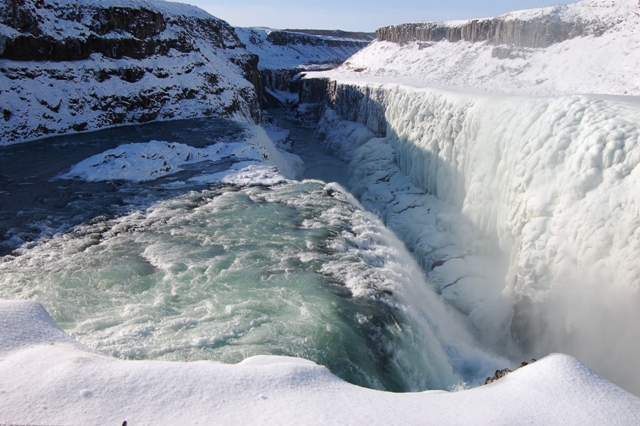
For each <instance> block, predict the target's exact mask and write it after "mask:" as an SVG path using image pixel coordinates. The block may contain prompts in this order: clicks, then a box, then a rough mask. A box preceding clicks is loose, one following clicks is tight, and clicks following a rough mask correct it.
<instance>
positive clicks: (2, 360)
mask: <svg viewBox="0 0 640 426" xmlns="http://www.w3.org/2000/svg"><path fill="white" fill-rule="evenodd" d="M0 324H1V325H2V327H0V342H2V344H1V346H0V377H2V378H3V380H2V382H1V384H0V393H2V398H0V413H1V414H0V421H1V422H3V423H19V424H25V423H31V424H44V423H46V424H69V423H73V424H85V425H104V424H121V423H122V422H123V421H125V420H126V421H127V422H128V423H129V424H164V425H173V424H176V425H177V424H185V423H190V424H197V423H204V424H220V425H223V424H224V425H233V424H248V425H249V424H251V425H262V424H264V425H266V424H305V425H314V424H318V425H319V424H323V425H327V424H336V425H337V424H370V425H387V424H397V423H402V424H423V425H425V424H433V425H436V424H454V425H455V424H476V425H483V424H487V425H489V424H496V423H499V424H541V423H543V424H575V425H578V424H607V425H628V424H635V423H637V422H638V421H640V400H639V399H638V398H636V397H634V396H632V395H630V394H628V393H626V392H625V391H623V390H622V389H620V388H618V387H617V386H615V385H613V384H611V383H609V382H607V381H606V380H604V379H602V378H601V377H599V376H598V375H596V374H595V373H594V372H593V371H591V370H590V369H589V368H587V367H585V366H584V365H583V364H581V363H580V362H578V361H576V360H575V359H573V358H571V357H569V356H566V355H551V356H549V357H547V358H545V359H543V360H540V361H538V362H536V363H534V364H531V365H529V366H527V367H525V368H521V369H519V370H517V371H515V372H513V373H511V374H509V375H508V376H506V377H504V378H502V379H500V380H498V381H497V382H494V383H492V384H490V385H487V386H484V387H481V388H476V389H472V390H467V391H461V392H456V393H448V392H441V391H428V392H421V393H413V394H393V393H386V392H379V391H373V390H369V389H364V388H359V387H356V386H353V385H349V384H347V383H345V382H343V381H341V380H339V379H338V378H336V377H335V376H333V375H332V374H331V373H330V372H329V371H328V370H327V369H326V368H324V367H322V366H319V365H316V364H314V363H312V362H309V361H304V360H300V359H294V358H286V357H272V356H270V357H267V356H260V357H253V358H249V359H247V360H245V361H243V362H241V363H240V364H237V365H226V364H216V363H213V362H207V361H199V362H192V363H172V362H160V361H158V362H153V361H122V360H115V359H111V358H107V357H104V356H100V355H98V354H95V353H93V352H91V351H89V350H87V349H86V348H83V347H82V346H81V345H79V344H78V343H76V342H74V341H73V340H72V339H71V338H70V337H68V336H67V335H66V334H65V333H64V332H62V331H61V330H60V329H59V328H58V327H57V325H56V324H55V323H54V322H53V321H52V320H51V318H50V317H49V315H48V314H47V312H46V311H45V310H44V308H43V307H42V306H41V305H40V304H38V303H35V302H28V301H2V302H0Z"/></svg>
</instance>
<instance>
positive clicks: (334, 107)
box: [318, 78, 640, 393]
mask: <svg viewBox="0 0 640 426" xmlns="http://www.w3.org/2000/svg"><path fill="white" fill-rule="evenodd" d="M328 87H329V94H328V99H329V101H328V102H329V104H330V106H331V108H330V109H328V110H327V112H326V113H325V115H324V117H323V118H322V120H321V122H320V125H319V131H318V133H319V134H320V135H321V136H322V137H324V139H325V143H326V144H327V146H328V147H329V148H330V149H332V150H333V151H335V152H336V153H338V154H339V155H341V156H342V157H343V158H345V159H348V160H350V162H351V166H350V167H351V179H352V181H351V183H352V189H353V190H354V193H355V194H356V195H357V196H359V198H360V199H361V202H362V203H363V204H364V205H365V206H366V207H367V208H370V209H373V210H375V211H377V212H378V213H379V214H380V215H381V217H382V218H383V219H384V220H385V221H386V223H387V224H388V225H389V226H390V227H391V228H392V229H393V230H394V231H395V232H396V233H397V234H398V235H399V236H400V237H401V238H402V239H403V240H404V242H405V243H406V244H407V245H408V247H409V248H410V249H411V250H412V251H413V252H414V254H415V256H416V258H417V259H418V261H419V262H420V263H421V264H422V266H423V267H424V268H425V270H426V271H427V272H429V274H428V275H429V280H430V282H431V284H432V285H433V287H434V289H435V290H436V291H438V292H439V293H441V294H442V296H443V297H444V298H445V300H447V301H448V302H449V303H450V304H452V305H453V306H454V307H456V308H457V309H458V310H460V311H461V312H463V313H464V314H465V315H466V316H467V317H468V318H469V321H470V322H471V323H472V324H473V325H474V326H475V328H476V329H477V330H478V335H479V337H480V338H481V340H482V341H484V342H485V344H487V345H489V346H492V347H494V348H502V350H505V351H506V353H509V354H510V355H511V356H514V357H518V356H536V357H537V356H544V355H546V354H547V353H549V352H555V351H562V352H567V353H569V354H572V355H574V356H576V357H578V358H579V359H581V360H582V361H584V362H586V363H587V364H589V365H590V366H592V367H593V368H595V369H596V371H598V372H599V373H601V374H603V375H605V376H606V377H608V378H610V379H611V380H613V381H615V382H617V383H618V384H621V385H622V386H625V387H626V388H627V389H629V390H631V391H633V392H636V393H638V392H639V391H640V388H638V378H640V368H638V367H637V365H636V358H637V355H638V353H639V349H640V348H638V343H637V342H638V341H640V331H639V330H638V328H637V326H636V324H637V323H638V321H640V311H639V310H638V309H637V306H638V303H639V302H640V300H639V299H640V294H639V291H638V290H639V287H640V266H639V265H638V259H640V190H639V189H638V188H640V167H639V166H638V165H639V163H640V133H639V130H638V125H639V123H640V99H639V98H637V97H618V96H595V95H589V96H586V95H585V96H579V95H575V96H557V97H533V96H512V95H497V94H489V93H481V92H477V93H472V92H468V91H467V92H464V93H463V92H460V91H454V90H443V89H434V88H425V87H410V86H407V85H401V84H391V83H383V82H378V83H376V82H369V83H363V82H358V83H355V82H348V81H343V82H341V81H340V80H339V78H338V79H337V80H336V81H330V82H329V84H328ZM343 117H344V118H348V119H350V120H352V121H350V122H347V121H344V118H343ZM356 122H357V123H356ZM380 123H383V124H384V125H385V126H384V127H386V129H385V128H384V127H382V126H380ZM376 134H377V136H382V137H375V136H376Z"/></svg>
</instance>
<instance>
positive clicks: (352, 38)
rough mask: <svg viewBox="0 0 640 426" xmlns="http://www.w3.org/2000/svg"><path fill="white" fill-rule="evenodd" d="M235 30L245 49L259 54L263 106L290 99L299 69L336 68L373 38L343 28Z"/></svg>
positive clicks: (301, 70) (280, 104) (296, 82)
mask: <svg viewBox="0 0 640 426" xmlns="http://www.w3.org/2000/svg"><path fill="white" fill-rule="evenodd" d="M236 32H237V34H238V37H239V38H240V40H241V41H242V43H244V44H245V45H246V46H247V50H248V51H250V52H251V53H253V54H255V55H258V56H259V57H260V63H259V65H258V66H259V68H260V75H261V77H262V82H263V85H264V89H265V92H264V93H263V95H264V105H265V106H266V107H269V106H274V107H278V106H282V105H283V104H284V103H286V102H287V100H290V101H291V102H293V101H294V98H295V97H296V96H297V93H298V89H299V80H298V79H297V76H299V74H300V73H301V72H304V71H317V70H328V69H332V68H335V67H337V66H338V65H340V64H342V63H343V62H344V61H345V60H346V59H347V58H349V57H350V56H352V55H353V54H354V53H356V52H358V51H359V50H361V49H363V48H364V47H366V46H367V45H368V44H369V43H370V42H371V40H372V39H373V35H372V34H367V33H349V32H344V31H319V30H315V31H314V30H274V29H269V28H236Z"/></svg>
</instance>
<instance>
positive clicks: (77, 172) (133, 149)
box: [60, 125, 304, 185]
mask: <svg viewBox="0 0 640 426" xmlns="http://www.w3.org/2000/svg"><path fill="white" fill-rule="evenodd" d="M246 127H247V129H249V130H250V136H249V137H248V139H249V140H248V141H245V142H228V143H225V142H219V143H216V144H213V145H210V146H208V147H206V148H194V147H191V146H189V145H186V144H181V143H175V142H167V141H155V140H153V141H150V142H144V143H129V144H122V145H120V146H118V147H117V148H114V149H110V150H107V151H105V152H103V153H100V154H97V155H94V156H91V157H89V158H87V159H85V160H83V161H81V162H80V163H77V164H75V165H73V166H72V167H71V170H70V171H69V172H68V173H65V174H63V175H61V176H60V178H62V179H74V178H79V179H84V180H86V181H89V182H95V181H104V180H126V181H132V182H145V181H150V180H155V179H158V178H161V177H164V176H168V175H172V174H175V173H178V172H180V171H182V170H184V167H185V166H188V165H193V164H196V163H202V162H205V161H206V162H210V163H212V164H223V165H224V163H225V162H231V163H232V164H231V165H230V167H229V166H224V167H225V170H223V171H217V172H215V173H206V172H203V173H205V174H202V175H200V176H197V177H195V178H191V179H190V180H191V181H195V182H199V183H220V182H222V183H235V184H238V185H274V184H276V183H280V182H284V181H286V180H287V179H298V178H300V176H301V175H302V173H303V170H304V164H303V163H302V160H300V158H299V157H298V156H296V155H294V154H290V153H288V152H284V151H280V150H278V149H277V148H276V147H275V145H274V142H273V141H272V140H271V139H270V137H269V135H268V134H267V133H266V132H265V131H264V130H263V129H262V128H260V127H259V126H251V125H246Z"/></svg>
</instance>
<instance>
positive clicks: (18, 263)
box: [0, 119, 502, 391]
mask: <svg viewBox="0 0 640 426" xmlns="http://www.w3.org/2000/svg"><path fill="white" fill-rule="evenodd" d="M249 133H250V132H248V130H247V127H246V126H243V125H240V124H238V123H236V122H233V121H229V120H222V119H206V120H203V119H198V120H184V121H176V122H171V123H155V124H148V125H143V126H132V127H123V128H118V129H111V130H105V131H99V132H94V133H87V134H82V135H74V136H65V137H56V138H50V139H47V140H42V141H37V142H31V143H26V144H21V145H15V146H10V147H5V148H1V149H0V164H1V166H2V169H1V170H2V172H1V173H2V176H1V177H0V191H1V192H0V203H1V204H0V205H1V206H2V207H1V210H0V233H1V234H0V235H2V241H1V250H2V252H0V254H2V255H3V257H2V261H1V262H0V298H5V299H33V300H38V301H40V302H41V303H43V304H44V305H45V307H46V308H47V309H48V310H49V312H50V313H51V314H52V316H53V318H54V319H55V320H56V321H57V322H58V324H59V325H60V326H61V327H62V328H63V329H64V330H66V331H67V332H68V333H70V334H71V335H72V336H74V337H75V338H77V339H78V340H79V341H81V342H82V343H84V344H86V345H88V346H90V347H92V348H95V349H96V350H98V351H100V352H101V353H105V354H108V355H112V356H115V357H120V358H126V359H164V360H176V361H189V360H201V359H208V360H216V361H221V362H230V363H235V362H239V361H241V360H243V359H244V358H247V357H249V356H252V355H258V354H274V355H289V356H296V357H303V358H307V359H311V360H313V361H315V362H317V363H319V364H323V365H326V366H327V367H328V368H329V369H330V370H331V371H333V372H334V373H335V374H336V375H338V376H340V377H342V378H343V379H345V380H347V381H350V382H352V383H356V384H359V385H362V386H368V387H373V388H378V389H386V390H392V391H411V390H422V389H446V388H451V387H453V386H456V385H458V384H460V383H462V382H465V383H474V382H477V381H479V380H481V379H482V378H483V377H486V375H487V374H488V372H489V371H491V370H493V369H495V368H496V366H499V365H502V364H500V361H496V360H495V359H494V358H492V357H490V356H488V355H485V354H484V353H483V352H482V351H481V350H478V349H477V348H475V344H474V342H473V339H472V338H471V337H470V333H469V332H468V331H467V330H466V329H465V323H464V321H463V320H462V319H461V318H460V317H459V316H458V315H457V314H456V313H455V312H453V311H451V310H449V309H448V308H447V307H445V305H444V304H443V303H442V302H441V301H440V299H439V297H438V296H437V295H436V294H435V293H434V292H433V291H432V290H431V288H430V287H429V285H428V284H427V283H426V282H425V280H424V277H423V274H422V273H421V271H420V270H419V268H418V267H417V265H416V264H415V262H414V261H413V259H412V258H411V256H410V255H409V254H408V253H407V252H406V250H405V249H404V248H403V246H402V244H401V243H399V242H398V241H397V240H396V239H395V237H394V236H393V235H392V234H391V233H390V232H389V231H388V230H387V229H386V228H385V227H384V226H383V225H382V224H381V223H380V222H379V221H378V220H377V219H376V218H375V217H373V216H371V215H370V214H368V213H367V212H365V211H363V210H362V209H361V208H360V207H359V205H358V203H357V202H356V201H355V200H354V199H353V198H352V197H351V196H350V195H349V194H348V193H347V192H346V191H345V190H344V189H343V188H342V187H341V186H339V185H338V184H335V183H327V182H324V181H321V180H317V179H314V180H304V181H289V182H286V183H282V184H278V185H271V186H266V185H254V186H240V185H225V184H215V185H212V184H202V183H197V182H195V181H189V180H188V179H189V178H190V177H193V176H196V175H197V174H199V173H202V172H203V170H204V169H207V168H208V169H216V170H217V169H220V168H223V167H228V165H229V164H226V165H225V164H220V163H215V164H212V163H198V165H194V166H192V167H189V168H187V169H186V170H183V171H182V172H180V173H177V174H174V175H171V176H168V177H164V178H160V179H156V180H152V181H148V182H139V183H132V182H124V181H104V182H86V181H83V180H79V179H75V180H69V179H61V178H59V176H61V174H63V173H65V172H67V171H68V170H69V168H70V167H71V166H72V165H73V164H76V163H78V162H79V161H81V160H82V159H84V158H87V157H89V156H91V155H94V154H97V153H101V152H104V151H105V150H107V149H110V148H113V147H115V146H118V145H119V144H121V143H125V142H126V143H129V142H145V141H149V140H153V139H161V140H171V141H173V142H179V143H183V144H187V145H189V146H193V147H205V146H208V145H211V144H212V143H215V142H216V141H220V140H242V139H244V138H246V137H248V136H247V135H248V134H249ZM306 142H308V141H304V140H298V141H297V147H296V149H297V150H298V152H299V153H300V154H302V155H307V154H305V152H311V154H309V155H307V157H308V160H309V163H308V164H309V166H310V167H309V172H310V173H311V174H313V173H319V172H318V170H320V169H324V170H325V172H323V173H324V174H325V175H326V176H328V178H327V179H326V180H327V181H330V180H333V179H332V178H331V176H335V177H337V179H336V180H342V181H343V182H344V177H345V176H346V175H345V174H344V169H345V166H344V165H343V164H341V163H337V160H328V159H327V158H328V157H327V158H324V157H322V155H324V154H323V153H322V152H321V151H318V150H317V149H316V148H313V147H309V146H305V145H304V144H305V143H306ZM331 161H334V164H335V167H331V166H330V162H331ZM314 164H315V165H316V166H314ZM318 165H319V166H318ZM207 171H211V170H207ZM314 177H318V176H317V175H316V176H314ZM176 182H179V183H180V184H179V185H177V184H176Z"/></svg>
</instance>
